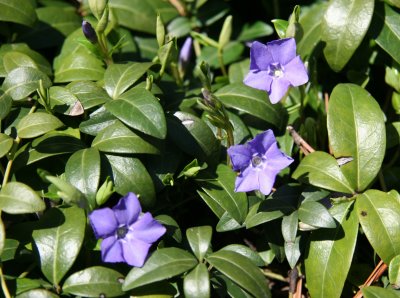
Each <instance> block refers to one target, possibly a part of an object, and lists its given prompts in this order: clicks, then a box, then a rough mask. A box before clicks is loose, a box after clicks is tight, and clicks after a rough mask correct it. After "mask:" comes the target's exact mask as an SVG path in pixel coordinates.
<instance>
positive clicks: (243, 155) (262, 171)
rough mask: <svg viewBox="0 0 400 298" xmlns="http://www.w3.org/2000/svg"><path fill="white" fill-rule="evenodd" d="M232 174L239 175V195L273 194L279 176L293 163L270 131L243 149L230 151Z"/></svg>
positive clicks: (237, 146) (237, 148)
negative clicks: (249, 192) (251, 192)
mask: <svg viewBox="0 0 400 298" xmlns="http://www.w3.org/2000/svg"><path fill="white" fill-rule="evenodd" d="M228 154H229V157H230V159H231V162H232V167H233V170H235V171H240V173H239V175H238V176H237V177H236V181H235V191H236V192H241V191H243V192H246V191H252V190H259V191H261V193H263V194H264V195H268V194H269V193H270V192H271V189H272V186H273V185H274V182H275V177H276V175H277V174H278V173H279V172H280V171H281V170H282V169H284V168H286V167H287V166H288V165H290V164H291V163H292V162H293V159H292V158H291V157H289V156H287V155H286V154H285V153H283V152H282V151H281V150H279V148H278V145H277V143H276V139H275V136H274V133H273V132H272V130H270V129H269V130H267V131H265V132H263V133H260V134H258V135H256V137H255V138H254V139H253V140H251V141H249V142H247V143H246V144H244V145H234V146H231V147H229V149H228Z"/></svg>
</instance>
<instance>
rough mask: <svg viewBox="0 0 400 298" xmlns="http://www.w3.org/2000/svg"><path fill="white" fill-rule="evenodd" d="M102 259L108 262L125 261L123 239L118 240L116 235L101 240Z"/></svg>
mask: <svg viewBox="0 0 400 298" xmlns="http://www.w3.org/2000/svg"><path fill="white" fill-rule="evenodd" d="M101 259H102V260H103V262H107V263H118V262H125V259H124V257H123V255H122V246H121V241H118V240H117V239H116V238H115V237H114V236H111V237H108V238H105V239H104V240H103V241H102V242H101Z"/></svg>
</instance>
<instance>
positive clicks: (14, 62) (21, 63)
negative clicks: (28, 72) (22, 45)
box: [3, 51, 38, 73]
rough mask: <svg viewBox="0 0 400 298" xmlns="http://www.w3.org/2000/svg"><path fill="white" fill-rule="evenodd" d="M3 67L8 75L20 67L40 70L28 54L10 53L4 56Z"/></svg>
mask: <svg viewBox="0 0 400 298" xmlns="http://www.w3.org/2000/svg"><path fill="white" fill-rule="evenodd" d="M3 65H4V69H5V70H6V72H7V73H9V72H11V71H12V70H14V69H15V68H18V67H31V68H36V69H38V67H37V65H36V63H35V61H34V60H33V59H32V58H31V57H29V56H28V55H27V54H24V53H21V52H15V51H12V52H11V51H10V52H7V53H5V54H4V56H3Z"/></svg>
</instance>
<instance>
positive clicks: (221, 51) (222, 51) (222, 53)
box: [218, 48, 228, 77]
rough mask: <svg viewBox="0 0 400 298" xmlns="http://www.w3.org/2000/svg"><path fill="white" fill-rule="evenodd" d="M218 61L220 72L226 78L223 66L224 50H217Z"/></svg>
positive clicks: (226, 74) (226, 73)
mask: <svg viewBox="0 0 400 298" xmlns="http://www.w3.org/2000/svg"><path fill="white" fill-rule="evenodd" d="M218 61H219V65H220V67H221V72H222V75H223V76H224V77H226V76H228V72H227V71H226V68H225V64H224V50H223V49H222V48H219V49H218Z"/></svg>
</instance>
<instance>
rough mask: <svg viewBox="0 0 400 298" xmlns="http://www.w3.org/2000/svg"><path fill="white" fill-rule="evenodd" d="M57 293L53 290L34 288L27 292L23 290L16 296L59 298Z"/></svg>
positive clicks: (16, 297)
mask: <svg viewBox="0 0 400 298" xmlns="http://www.w3.org/2000/svg"><path fill="white" fill-rule="evenodd" d="M58 297H59V296H58V295H57V294H54V293H53V292H50V291H47V290H45V289H33V290H29V291H26V292H23V293H21V294H19V295H17V296H15V298H58Z"/></svg>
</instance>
